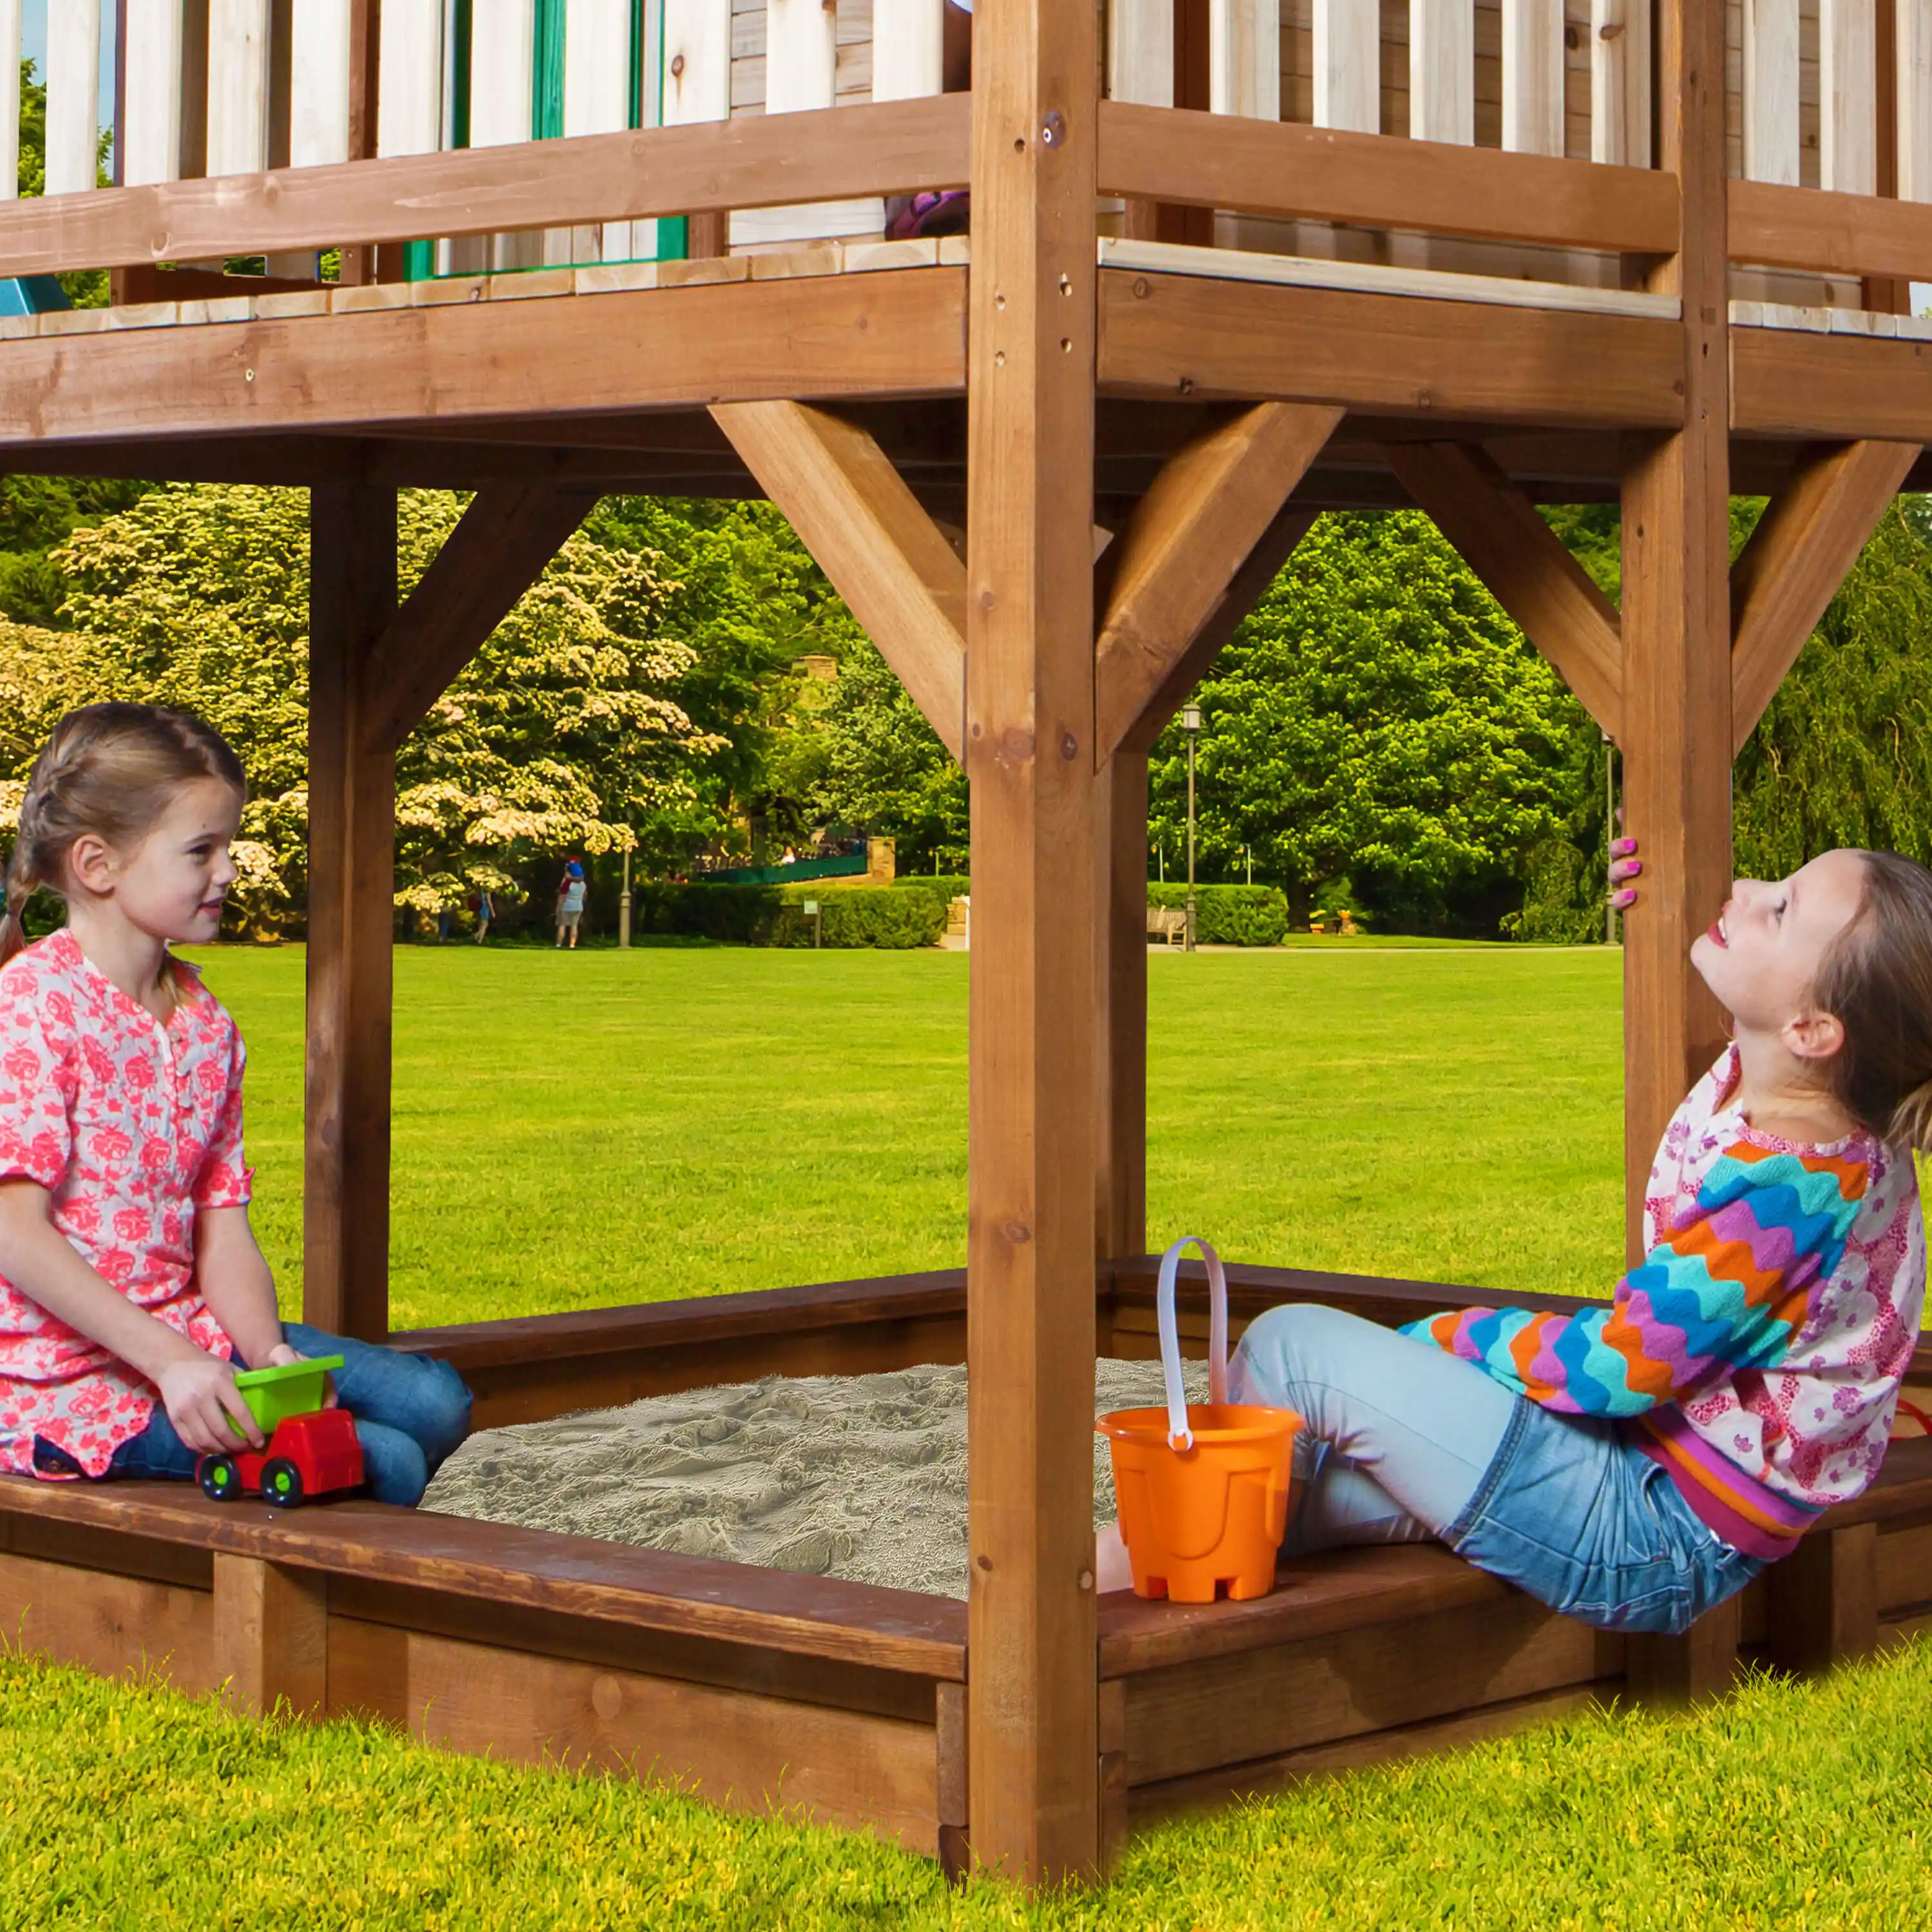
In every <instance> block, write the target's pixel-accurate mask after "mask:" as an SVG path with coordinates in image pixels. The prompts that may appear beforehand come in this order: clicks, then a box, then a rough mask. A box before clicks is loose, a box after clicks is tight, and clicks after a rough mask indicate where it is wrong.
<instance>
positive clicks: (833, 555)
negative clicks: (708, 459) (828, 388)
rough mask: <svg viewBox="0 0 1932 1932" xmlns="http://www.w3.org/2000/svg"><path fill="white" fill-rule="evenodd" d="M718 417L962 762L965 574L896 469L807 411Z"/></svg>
mask: <svg viewBox="0 0 1932 1932" xmlns="http://www.w3.org/2000/svg"><path fill="white" fill-rule="evenodd" d="M711 413H712V417H713V419H715V421H716V422H717V423H718V426H719V427H720V428H721V429H722V430H723V431H724V433H725V434H726V435H727V436H728V437H730V439H731V442H732V444H733V447H734V448H735V449H736V450H737V452H738V454H739V455H740V456H741V457H742V458H743V459H744V461H745V467H746V468H747V469H749V470H750V471H751V474H752V475H754V476H755V477H756V478H757V480H758V482H759V484H760V486H761V487H763V490H764V492H765V494H766V496H769V498H770V499H772V502H774V503H775V504H776V505H778V508H780V509H781V511H784V514H785V516H786V517H787V520H789V521H790V524H791V526H792V528H793V529H795V530H796V532H798V534H799V538H800V540H801V541H802V542H803V543H804V544H805V548H806V549H807V550H809V551H811V554H812V556H813V558H814V560H815V561H816V562H817V564H818V566H819V568H820V569H821V570H823V571H824V572H825V574H826V576H827V577H829V578H830V579H831V580H832V586H833V587H834V588H835V589H836V590H837V591H838V594H839V595H841V597H843V598H844V600H845V601H846V602H847V604H849V605H850V607H851V610H852V614H853V616H855V617H856V618H857V619H858V620H859V622H860V623H861V624H862V625H864V627H865V632H866V634H867V635H868V637H871V640H872V641H873V643H874V644H876V645H877V646H878V649H879V654H880V656H881V657H883V658H884V659H885V661H886V663H887V664H889V665H890V666H891V667H892V670H893V671H894V672H895V673H896V675H897V676H898V679H899V682H901V684H903V685H904V686H905V688H906V690H907V693H908V694H909V695H910V697H911V698H912V700H913V703H915V704H916V705H917V706H919V709H920V710H921V711H922V712H924V713H925V714H926V721H927V722H928V723H929V724H931V725H932V728H933V729H934V730H935V731H937V732H938V733H939V736H940V740H941V742H942V743H943V744H944V745H945V747H946V748H947V750H948V751H950V752H951V753H952V754H953V757H954V759H955V760H958V761H959V762H962V763H963V762H964V759H965V721H966V566H965V565H964V564H963V563H962V562H961V561H960V560H959V558H958V557H957V556H956V555H954V553H953V547H952V545H951V544H949V543H948V542H947V541H946V538H944V535H941V532H940V530H939V528H938V526H937V525H936V524H935V523H934V522H933V520H932V517H929V516H928V515H927V514H926V511H925V510H924V509H922V508H921V507H920V505H919V501H918V499H916V497H915V496H913V493H912V491H911V490H910V489H909V488H908V487H907V484H906V482H905V480H904V478H903V477H901V475H900V474H899V472H898V470H897V469H895V468H894V467H893V466H892V461H891V459H890V458H888V457H887V456H886V454H885V452H883V450H882V449H880V447H879V446H878V444H877V442H876V441H875V440H874V439H873V437H872V436H871V434H870V432H869V431H866V430H865V429H862V428H859V426H858V425H856V424H854V423H850V422H846V421H844V419H842V418H841V417H838V416H833V415H832V414H830V413H828V412H827V411H826V410H815V409H811V408H808V407H807V406H806V405H805V404H802V403H793V402H769V403H727V404H716V405H714V406H713V407H712V412H711Z"/></svg>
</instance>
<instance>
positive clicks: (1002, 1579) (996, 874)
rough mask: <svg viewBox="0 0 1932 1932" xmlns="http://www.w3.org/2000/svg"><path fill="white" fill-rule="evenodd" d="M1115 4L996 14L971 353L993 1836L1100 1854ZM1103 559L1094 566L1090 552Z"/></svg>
mask: <svg viewBox="0 0 1932 1932" xmlns="http://www.w3.org/2000/svg"><path fill="white" fill-rule="evenodd" d="M1098 22H1099V16H1098V11H1097V9H1095V8H1094V7H1088V6H1069V5H1066V4H1064V0H1001V5H998V6H996V7H988V8H987V9H986V10H985V11H984V12H983V13H981V14H980V17H979V18H978V20H977V25H976V32H977V48H976V50H975V52H976V58H975V66H974V89H973V107H974V128H973V195H974V208H973V276H972V284H971V298H970V299H971V327H970V331H969V335H968V341H969V344H970V350H969V361H968V397H967V404H968V449H969V469H968V475H969V483H968V490H969V509H968V552H967V571H968V632H967V639H968V652H967V660H968V661H967V721H968V722H967V737H966V766H967V772H968V776H969V778H971V784H972V837H973V913H974V922H973V951H972V955H971V961H972V965H971V996H970V1002H969V1014H970V1031H969V1049H968V1065H969V1082H968V1096H969V1097H968V1145H969V1160H968V1236H967V1270H968V1313H967V1328H968V1360H969V1364H970V1367H969V1373H968V1390H969V1392H970V1393H969V1398H968V1400H969V1405H970V1406H969V1411H968V1422H969V1427H970V1433H969V1436H968V1541H969V1546H970V1548H971V1554H972V1564H971V1571H970V1576H971V1599H970V1604H969V1613H968V1614H969V1625H970V1630H971V1646H972V1655H973V1669H972V1672H971V1682H970V1683H969V1685H968V1687H967V1695H968V1700H969V1706H970V1712H971V1792H972V1805H971V1811H972V1854H973V1857H974V1861H976V1863H977V1864H980V1865H982V1866H987V1867H993V1868H995V1869H998V1870H1004V1871H1005V1872H1006V1873H1007V1874H1008V1875H1009V1876H1012V1877H1014V1878H1016V1879H1023V1880H1026V1881H1028V1882H1033V1883H1035V1884H1044V1883H1051V1882H1055V1881H1058V1880H1060V1879H1069V1878H1073V1877H1076V1876H1085V1875H1088V1874H1091V1873H1093V1872H1094V1870H1095V1869H1096V1867H1097V1862H1098V1858H1099V1849H1100V1847H1099V1820H1098V1816H1097V1812H1098V1797H1099V1792H1098V1780H1097V1777H1096V1767H1097V1763H1098V1755H1097V1730H1096V1725H1097V1685H1096V1682H1095V1679H1094V1642H1095V1636H1094V1589H1093V1584H1094V1577H1093V1562H1094V1534H1093V1514H1092V1511H1093V1500H1092V1496H1093V1474H1092V1471H1093V1451H1092V1449H1091V1430H1092V1421H1091V1411H1092V1408H1093V1373H1094V1189H1095V1173H1094V1166H1095V1150H1094V1082H1095V1078H1096V1076H1095V1043H1096V1033H1097V1016H1096V1004H1097V1003H1096V1000H1095V997H1094V995H1095V988H1094V961H1095V949H1096V941H1095V936H1094V916H1095V911H1096V907H1097V898H1098V894H1097V883H1096V880H1095V877H1094V850H1095V843H1096V835H1095V828H1094V814H1095V811H1096V810H1097V802H1098V800H1097V781H1096V778H1095V776H1094V754H1093V738H1094V586H1093V574H1092V572H1091V571H1089V570H1088V569H1087V568H1085V567H1084V560H1085V559H1086V558H1087V557H1088V556H1090V555H1091V543H1092V531H1093V475H1094V469H1093V465H1094V293H1095V266H1094V254H1095V223H1094V194H1095V181H1096V160H1095V152H1096V151H1095V142H1094V128H1095V121H1096V120H1097V100H1096V98H1095V97H1096V94H1097V81H1098V77H1099V64H1100V62H1099V54H1100V50H1099V48H1098V46H1097V28H1098ZM1075 557H1077V558H1079V559H1082V567H1080V568H1072V569H1070V568H1067V559H1069V558H1075Z"/></svg>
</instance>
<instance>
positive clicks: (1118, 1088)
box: [1094, 751, 1148, 1261]
mask: <svg viewBox="0 0 1932 1932" xmlns="http://www.w3.org/2000/svg"><path fill="white" fill-rule="evenodd" d="M1100 790H1101V804H1100V809H1099V810H1098V811H1097V812H1096V813H1095V814H1094V828H1095V832H1096V834H1097V838H1098V840H1099V847H1098V854H1097V859H1096V870H1097V877H1098V884H1099V889H1100V917H1099V919H1098V922H1097V925H1096V928H1095V933H1094V937H1095V939H1096V941H1097V946H1098V957H1097V959H1096V961H1095V964H1094V972H1095V975H1096V991H1097V994H1098V996H1099V998H1100V1009H1101V1013H1102V1020H1103V1024H1102V1026H1101V1028H1100V1061H1099V1073H1100V1078H1099V1079H1098V1081H1097V1083H1096V1085H1097V1090H1098V1100H1099V1105H1098V1109H1097V1131H1098V1133H1099V1137H1100V1138H1099V1158H1098V1160H1097V1163H1096V1175H1097V1186H1096V1189H1095V1195H1094V1236H1095V1241H1094V1245H1095V1248H1096V1250H1097V1253H1098V1255H1099V1257H1100V1259H1102V1260H1103V1261H1105V1260H1108V1259H1111V1258H1112V1257H1114V1256H1122V1255H1138V1254H1142V1253H1145V1252H1146V1250H1147V1008H1148V995H1147V881H1148V754H1147V753H1146V752H1145V751H1116V752H1115V754H1114V755H1113V757H1112V758H1110V759H1109V760H1108V763H1107V767H1106V770H1105V771H1103V772H1102V773H1101V774H1100Z"/></svg>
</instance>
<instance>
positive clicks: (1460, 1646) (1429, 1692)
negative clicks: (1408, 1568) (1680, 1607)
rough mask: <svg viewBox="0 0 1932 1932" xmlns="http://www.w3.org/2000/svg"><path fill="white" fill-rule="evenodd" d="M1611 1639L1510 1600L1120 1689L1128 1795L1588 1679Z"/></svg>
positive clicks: (1311, 1641) (1516, 1597) (1180, 1668)
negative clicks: (1150, 1786) (1124, 1713)
mask: <svg viewBox="0 0 1932 1932" xmlns="http://www.w3.org/2000/svg"><path fill="white" fill-rule="evenodd" d="M1623 1642H1624V1640H1622V1639H1621V1638H1619V1637H1612V1636H1610V1635H1608V1634H1606V1633H1604V1632H1602V1631H1595V1630H1592V1629H1591V1628H1590V1627H1589V1625H1587V1624H1581V1623H1577V1622H1574V1621H1572V1620H1571V1619H1568V1618H1565V1617H1559V1616H1557V1615H1556V1613H1554V1612H1553V1611H1551V1610H1546V1609H1545V1608H1544V1606H1543V1605H1542V1604H1539V1603H1538V1602H1537V1601H1535V1599H1534V1598H1530V1597H1527V1596H1525V1595H1523V1593H1522V1592H1520V1591H1514V1590H1512V1591H1510V1592H1508V1593H1507V1594H1505V1595H1503V1596H1502V1597H1500V1598H1497V1599H1496V1601H1493V1602H1490V1603H1486V1604H1480V1605H1471V1606H1468V1607H1464V1608H1461V1609H1456V1610H1440V1611H1438V1612H1436V1613H1434V1614H1433V1615H1432V1616H1427V1617H1415V1618H1412V1619H1409V1620H1407V1621H1406V1622H1400V1623H1388V1624H1378V1625H1371V1626H1370V1627H1368V1628H1344V1629H1341V1630H1337V1631H1331V1632H1330V1633H1329V1634H1327V1635H1325V1636H1322V1637H1311V1638H1307V1639H1304V1640H1301V1641H1299V1642H1293V1643H1283V1644H1279V1645H1277V1646H1274V1647H1273V1648H1271V1649H1266V1650H1257V1651H1250V1652H1246V1653H1244V1654H1241V1655H1230V1656H1226V1657H1217V1658H1206V1659H1204V1660H1202V1661H1199V1662H1198V1663H1191V1664H1180V1665H1175V1666H1172V1667H1169V1668H1168V1669H1166V1670H1156V1671H1148V1672H1145V1673H1142V1674H1140V1675H1139V1676H1132V1677H1130V1678H1128V1679H1127V1680H1126V1682H1127V1775H1128V1782H1129V1783H1130V1785H1139V1784H1155V1783H1160V1782H1163V1781H1166V1780H1168V1779H1171V1778H1182V1777H1187V1776H1190V1775H1193V1774H1194V1773H1196V1772H1204V1771H1211V1770H1213V1769H1216V1768H1217V1767H1219V1766H1225V1765H1233V1764H1240V1763H1246V1762H1249V1761H1251V1760H1256V1759H1264V1758H1271V1757H1279V1756H1280V1755H1281V1754H1283V1753H1285V1752H1288V1751H1298V1750H1301V1749H1303V1748H1306V1747H1307V1746H1310V1745H1322V1744H1328V1743H1331V1742H1335V1741H1337V1740H1338V1739H1343V1738H1350V1737H1355V1736H1360V1735H1361V1734H1362V1733H1367V1732H1373V1731H1380V1730H1386V1729H1388V1728H1389V1727H1391V1726H1394V1725H1400V1724H1419V1723H1421V1722H1424V1721H1427V1720H1429V1719H1433V1718H1442V1717H1447V1716H1448V1715H1451V1713H1453V1712H1460V1711H1463V1710H1465V1709H1469V1707H1471V1706H1476V1705H1481V1704H1489V1703H1499V1702H1501V1701H1502V1700H1505V1699H1509V1698H1516V1697H1529V1696H1532V1695H1535V1694H1538V1693H1541V1692H1544V1691H1554V1690H1558V1689H1562V1688H1566V1687H1569V1686H1574V1685H1583V1684H1589V1683H1594V1682H1596V1681H1597V1680H1598V1679H1601V1678H1602V1677H1604V1676H1608V1675H1610V1674H1612V1673H1613V1672H1614V1671H1615V1670H1616V1667H1617V1661H1618V1659H1619V1658H1620V1657H1621V1655H1622V1646H1623Z"/></svg>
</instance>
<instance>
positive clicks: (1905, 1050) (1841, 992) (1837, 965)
mask: <svg viewBox="0 0 1932 1932" xmlns="http://www.w3.org/2000/svg"><path fill="white" fill-rule="evenodd" d="M1858 856H1860V857H1861V859H1864V869H1865V883H1864V895H1863V897H1862V898H1861V901H1860V902H1859V906H1858V913H1857V915H1856V916H1855V917H1854V918H1853V919H1852V921H1851V922H1850V923H1849V925H1848V926H1846V928H1845V929H1844V930H1843V932H1841V933H1840V934H1839V935H1838V938H1836V939H1835V940H1834V941H1832V945H1831V947H1830V949H1829V951H1827V953H1826V955H1825V958H1824V961H1823V964H1822V965H1821V966H1820V968H1819V972H1818V980H1817V985H1816V986H1814V988H1813V989H1812V992H1813V995H1814V998H1816V999H1817V1002H1818V1004H1820V1006H1821V1007H1823V1008H1824V1010H1826V1012H1827V1013H1831V1014H1832V1015H1834V1016H1835V1017H1836V1018H1837V1019H1838V1022H1839V1023H1840V1025H1842V1026H1843V1028H1844V1032H1845V1043H1844V1045H1843V1046H1842V1047H1841V1049H1839V1050H1838V1052H1837V1053H1835V1054H1834V1055H1832V1058H1830V1059H1829V1061H1826V1063H1825V1066H1824V1068H1823V1079H1824V1080H1825V1082H1826V1085H1827V1087H1828V1088H1829V1091H1830V1092H1831V1094H1832V1097H1833V1098H1834V1099H1835V1100H1837V1101H1838V1103H1839V1104H1840V1105H1841V1106H1842V1107H1843V1108H1844V1109H1845V1110H1846V1112H1847V1113H1849V1115H1851V1116H1852V1118H1853V1119H1854V1120H1855V1121H1858V1123H1859V1124H1861V1126H1863V1127H1865V1128H1867V1129H1868V1130H1870V1132H1871V1133H1875V1134H1876V1135H1877V1136H1879V1139H1881V1140H1884V1141H1886V1142H1890V1143H1891V1145H1893V1146H1894V1147H1907V1148H1913V1149H1915V1150H1917V1151H1920V1152H1921V1153H1923V1152H1932V871H1927V870H1926V868H1924V866H1923V865H1919V864H1918V863H1917V862H1915V860H1913V859H1901V858H1900V856H1898V854H1897V853H1895V852H1863V853H1860V854H1859V855H1858Z"/></svg>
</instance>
